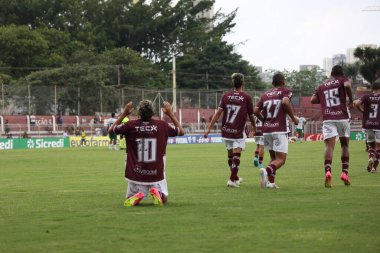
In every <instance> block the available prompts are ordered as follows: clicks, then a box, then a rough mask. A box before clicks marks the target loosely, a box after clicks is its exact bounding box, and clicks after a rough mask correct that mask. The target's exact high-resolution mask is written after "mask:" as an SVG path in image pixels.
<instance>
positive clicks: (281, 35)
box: [214, 0, 380, 70]
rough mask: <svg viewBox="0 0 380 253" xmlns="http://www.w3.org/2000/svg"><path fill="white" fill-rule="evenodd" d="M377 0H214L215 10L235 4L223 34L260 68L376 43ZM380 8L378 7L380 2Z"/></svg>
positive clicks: (379, 29)
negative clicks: (234, 13) (228, 29)
mask: <svg viewBox="0 0 380 253" xmlns="http://www.w3.org/2000/svg"><path fill="white" fill-rule="evenodd" d="M368 6H380V0H314V1H312V0H216V1H215V5H214V11H215V12H216V11H217V10H218V9H220V8H221V10H222V12H223V13H230V12H231V11H233V10H234V9H236V8H239V9H238V13H237V16H236V18H235V20H234V21H235V23H236V26H235V27H234V28H233V31H232V33H231V34H229V35H227V36H226V37H225V40H226V41H228V42H229V43H233V44H238V43H240V42H245V43H244V44H243V45H239V46H238V47H237V48H236V51H237V53H239V54H241V55H242V56H243V59H244V60H247V61H249V62H250V63H251V64H253V65H255V66H263V69H264V70H265V69H269V68H272V69H276V70H283V69H287V70H299V65H303V64H313V65H319V66H321V67H322V66H323V58H325V57H332V55H333V54H338V53H343V54H346V51H347V49H348V48H355V47H356V46H357V45H359V44H377V45H379V46H380V11H362V10H363V9H366V8H367V7H368ZM379 8H380V7H379Z"/></svg>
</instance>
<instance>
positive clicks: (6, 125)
mask: <svg viewBox="0 0 380 253" xmlns="http://www.w3.org/2000/svg"><path fill="white" fill-rule="evenodd" d="M4 131H5V134H6V135H8V133H9V126H8V120H7V119H6V120H5V122H4Z"/></svg>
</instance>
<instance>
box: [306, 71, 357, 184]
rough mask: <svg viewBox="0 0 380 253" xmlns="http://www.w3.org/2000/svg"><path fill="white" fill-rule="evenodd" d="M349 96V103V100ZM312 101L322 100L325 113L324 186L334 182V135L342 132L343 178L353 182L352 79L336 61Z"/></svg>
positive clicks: (340, 134)
mask: <svg viewBox="0 0 380 253" xmlns="http://www.w3.org/2000/svg"><path fill="white" fill-rule="evenodd" d="M347 96H348V104H347ZM310 102H311V103H312V104H320V105H321V110H322V115H323V139H324V141H325V155H324V158H325V187H327V188H330V187H331V186H332V175H331V163H332V159H333V152H334V147H335V138H336V137H337V136H339V140H340V146H341V149H342V153H341V161H342V174H341V176H340V179H341V180H342V181H343V182H344V184H345V185H347V186H349V185H350V184H351V182H350V178H349V176H348V166H349V158H350V154H349V150H348V144H349V140H350V123H349V120H350V112H349V110H348V107H352V103H353V99H352V88H351V83H350V81H349V80H348V79H347V77H345V76H344V73H343V68H342V66H340V65H336V66H334V67H333V68H332V70H331V79H329V80H327V81H326V82H325V83H323V84H321V85H319V86H318V87H317V88H316V90H315V93H314V94H313V96H312V97H311V100H310Z"/></svg>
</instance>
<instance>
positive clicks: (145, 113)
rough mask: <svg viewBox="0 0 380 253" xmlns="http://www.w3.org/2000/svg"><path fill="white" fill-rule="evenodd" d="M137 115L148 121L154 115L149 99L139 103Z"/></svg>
mask: <svg viewBox="0 0 380 253" xmlns="http://www.w3.org/2000/svg"><path fill="white" fill-rule="evenodd" d="M139 115H140V117H141V119H142V121H150V120H151V118H152V116H153V115H154V111H153V104H152V101H150V100H142V101H140V103H139Z"/></svg>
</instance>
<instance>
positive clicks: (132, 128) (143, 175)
mask: <svg viewBox="0 0 380 253" xmlns="http://www.w3.org/2000/svg"><path fill="white" fill-rule="evenodd" d="M114 132H115V133H116V134H123V135H124V136H126V140H127V163H126V166H125V177H126V178H127V179H128V180H131V181H135V182H139V183H154V182H159V181H161V180H163V179H164V167H165V161H164V159H165V153H166V145H167V140H168V137H169V136H170V137H172V136H177V135H178V133H179V129H178V128H174V127H171V126H169V124H168V123H166V122H165V121H162V120H156V119H152V120H151V121H149V122H143V121H142V120H141V119H138V120H130V121H128V122H127V123H125V124H124V125H118V126H116V127H115V128H114Z"/></svg>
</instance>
